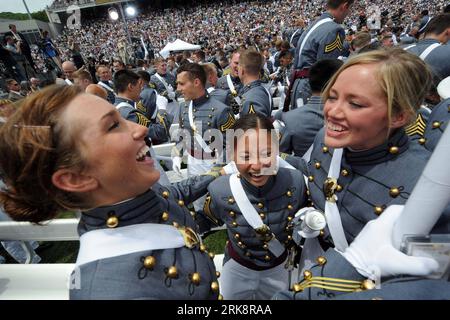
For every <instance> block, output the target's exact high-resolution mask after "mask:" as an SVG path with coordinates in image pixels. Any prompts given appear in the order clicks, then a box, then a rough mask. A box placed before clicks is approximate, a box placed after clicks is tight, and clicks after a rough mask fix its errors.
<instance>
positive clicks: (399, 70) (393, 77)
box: [322, 48, 432, 125]
mask: <svg viewBox="0 0 450 320" xmlns="http://www.w3.org/2000/svg"><path fill="white" fill-rule="evenodd" d="M361 64H377V65H378V68H377V72H376V75H375V76H376V79H377V80H378V84H379V85H380V88H381V90H382V91H383V93H384V95H385V97H386V101H387V108H388V119H389V120H388V121H389V125H390V124H391V119H392V116H393V115H398V114H401V113H402V112H403V113H404V114H405V116H406V118H407V123H406V125H407V124H409V123H411V122H412V121H413V120H414V119H415V117H416V115H417V111H418V110H419V108H420V106H421V104H422V103H423V101H424V99H425V96H426V95H427V93H428V91H429V89H430V87H431V83H432V74H431V71H430V69H429V68H428V66H427V65H426V64H425V62H423V61H422V59H420V58H419V57H418V56H415V55H413V54H411V53H409V52H407V51H406V50H403V49H400V48H393V49H381V50H375V51H369V52H366V53H361V54H358V55H356V56H354V57H352V58H350V59H349V60H348V61H347V62H346V63H345V64H344V65H343V66H342V67H341V68H340V69H339V70H338V71H337V72H336V73H335V74H334V76H333V77H332V78H331V79H330V81H329V82H328V84H327V86H326V88H325V90H324V92H323V94H322V96H323V101H326V100H327V99H328V97H329V94H330V90H331V88H332V87H333V85H334V83H335V82H336V79H337V78H338V77H339V75H340V74H341V73H342V72H343V71H344V70H346V69H348V68H350V67H352V66H355V65H361ZM362 85H364V84H362Z"/></svg>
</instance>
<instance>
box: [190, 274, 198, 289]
mask: <svg viewBox="0 0 450 320" xmlns="http://www.w3.org/2000/svg"><path fill="white" fill-rule="evenodd" d="M191 281H192V283H193V284H195V285H196V286H198V285H199V284H200V273H198V272H194V273H193V274H192V275H191Z"/></svg>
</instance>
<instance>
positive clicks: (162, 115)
mask: <svg viewBox="0 0 450 320" xmlns="http://www.w3.org/2000/svg"><path fill="white" fill-rule="evenodd" d="M137 74H138V75H139V78H141V81H142V85H143V89H142V91H141V93H140V95H139V98H140V100H139V102H138V103H137V104H136V109H138V110H139V111H142V112H143V113H144V115H145V116H146V117H147V119H148V120H150V122H151V127H153V128H152V129H153V130H152V131H153V132H154V134H153V135H152V136H150V138H151V139H152V143H153V144H154V145H157V144H161V143H164V142H167V141H168V140H169V137H170V132H169V130H170V125H171V123H172V120H173V119H171V117H170V115H168V114H167V112H165V111H164V110H161V111H160V110H158V106H157V104H156V100H157V95H158V93H157V91H156V90H155V89H152V88H150V85H149V83H150V74H149V73H148V72H147V71H138V72H137Z"/></svg>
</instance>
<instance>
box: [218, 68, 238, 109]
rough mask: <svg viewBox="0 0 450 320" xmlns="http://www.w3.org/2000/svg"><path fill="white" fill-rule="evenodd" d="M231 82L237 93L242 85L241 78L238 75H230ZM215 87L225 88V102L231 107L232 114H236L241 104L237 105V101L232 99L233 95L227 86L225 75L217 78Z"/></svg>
mask: <svg viewBox="0 0 450 320" xmlns="http://www.w3.org/2000/svg"><path fill="white" fill-rule="evenodd" d="M231 82H233V85H234V89H235V90H236V93H237V94H238V93H239V92H240V91H241V88H242V87H243V84H242V83H241V79H239V77H233V76H231ZM216 89H221V90H225V91H226V92H227V93H226V94H227V97H226V102H225V104H226V105H227V106H229V107H231V109H232V110H233V112H234V114H238V113H239V109H240V107H241V106H240V105H238V104H237V102H236V101H235V100H234V96H233V94H232V93H231V90H230V87H229V86H228V82H227V76H223V77H220V78H219V80H217V83H216Z"/></svg>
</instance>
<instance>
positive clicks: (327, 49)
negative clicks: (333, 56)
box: [325, 33, 344, 53]
mask: <svg viewBox="0 0 450 320" xmlns="http://www.w3.org/2000/svg"><path fill="white" fill-rule="evenodd" d="M336 49H339V50H341V51H342V50H344V46H343V44H342V39H341V36H340V35H339V33H338V34H336V39H334V40H333V42H331V43H329V44H327V45H326V46H325V53H330V52H332V51H334V50H336Z"/></svg>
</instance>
